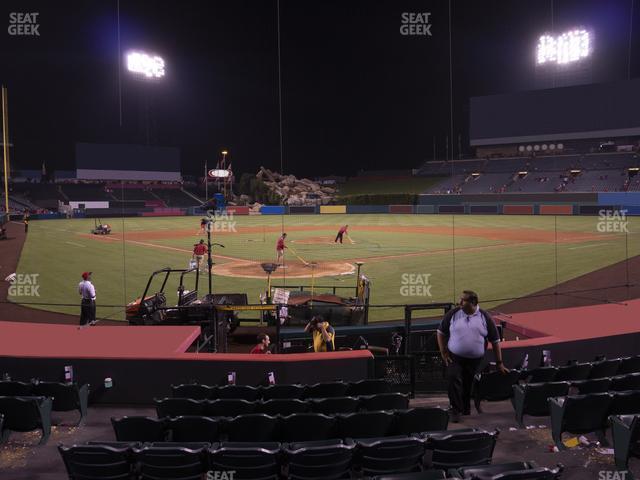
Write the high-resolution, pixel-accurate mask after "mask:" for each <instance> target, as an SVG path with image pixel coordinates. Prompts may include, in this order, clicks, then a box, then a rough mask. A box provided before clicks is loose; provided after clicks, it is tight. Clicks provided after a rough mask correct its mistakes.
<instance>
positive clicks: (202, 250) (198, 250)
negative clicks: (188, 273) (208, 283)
mask: <svg viewBox="0 0 640 480" xmlns="http://www.w3.org/2000/svg"><path fill="white" fill-rule="evenodd" d="M208 252H209V249H208V248H207V246H206V245H205V244H204V240H202V239H200V241H199V242H198V243H196V244H195V245H194V246H193V255H192V256H191V258H193V259H195V261H196V265H197V266H198V270H200V265H201V264H204V256H205V255H206V254H207V253H208Z"/></svg>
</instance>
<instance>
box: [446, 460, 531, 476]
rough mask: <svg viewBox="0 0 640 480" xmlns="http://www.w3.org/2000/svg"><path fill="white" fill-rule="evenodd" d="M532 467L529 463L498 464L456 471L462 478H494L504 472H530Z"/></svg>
mask: <svg viewBox="0 0 640 480" xmlns="http://www.w3.org/2000/svg"><path fill="white" fill-rule="evenodd" d="M531 468H532V466H531V465H530V464H529V463H527V462H510V463H498V464H496V465H473V466H470V467H462V468H457V469H456V472H455V473H456V474H457V475H458V476H459V477H460V478H484V477H492V476H494V475H498V474H500V473H504V472H511V471H513V470H518V471H520V470H529V469H531Z"/></svg>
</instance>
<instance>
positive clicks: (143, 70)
mask: <svg viewBox="0 0 640 480" xmlns="http://www.w3.org/2000/svg"><path fill="white" fill-rule="evenodd" d="M126 58H127V70H129V71H130V72H132V73H136V74H140V75H143V76H145V77H146V78H162V77H164V66H165V64H164V60H163V59H162V57H159V56H158V55H150V54H148V53H145V52H136V51H134V52H128V53H127V55H126Z"/></svg>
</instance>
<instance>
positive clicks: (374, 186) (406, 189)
mask: <svg viewBox="0 0 640 480" xmlns="http://www.w3.org/2000/svg"><path fill="white" fill-rule="evenodd" d="M440 180H442V179H441V178H430V177H407V178H394V179H393V181H392V182H390V181H389V180H388V179H384V178H372V179H368V178H359V177H356V178H352V179H349V180H348V181H347V182H346V183H344V184H342V185H339V186H338V195H340V196H348V195H382V194H389V193H422V192H424V191H425V190H427V189H428V188H429V187H431V186H432V185H434V184H436V183H438V182H439V181H440Z"/></svg>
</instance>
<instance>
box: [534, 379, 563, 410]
mask: <svg viewBox="0 0 640 480" xmlns="http://www.w3.org/2000/svg"><path fill="white" fill-rule="evenodd" d="M568 394H569V383H568V382H548V383H529V384H527V385H526V386H525V397H524V413H525V414H527V415H533V416H536V415H542V416H544V415H548V414H549V404H548V402H547V399H548V398H549V397H564V396H566V395H568Z"/></svg>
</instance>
